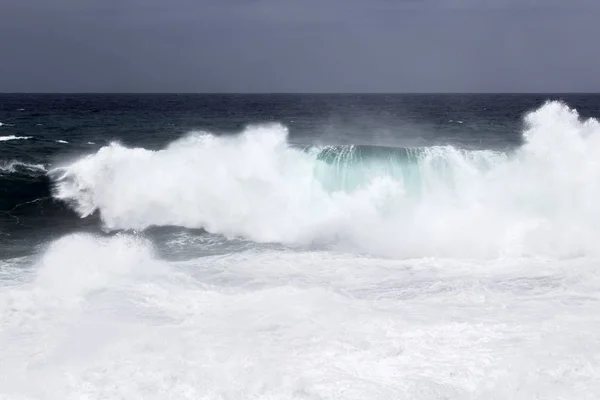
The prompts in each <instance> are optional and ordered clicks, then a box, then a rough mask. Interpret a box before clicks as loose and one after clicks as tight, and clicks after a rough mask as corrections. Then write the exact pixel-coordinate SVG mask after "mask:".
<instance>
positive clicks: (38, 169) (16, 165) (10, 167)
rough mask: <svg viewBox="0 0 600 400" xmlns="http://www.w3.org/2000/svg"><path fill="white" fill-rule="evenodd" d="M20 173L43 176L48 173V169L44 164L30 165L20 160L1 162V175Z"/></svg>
mask: <svg viewBox="0 0 600 400" xmlns="http://www.w3.org/2000/svg"><path fill="white" fill-rule="evenodd" d="M20 171H28V172H33V173H39V174H43V173H45V172H47V169H46V166H44V165H43V164H30V163H26V162H22V161H18V160H10V161H0V173H15V172H20Z"/></svg>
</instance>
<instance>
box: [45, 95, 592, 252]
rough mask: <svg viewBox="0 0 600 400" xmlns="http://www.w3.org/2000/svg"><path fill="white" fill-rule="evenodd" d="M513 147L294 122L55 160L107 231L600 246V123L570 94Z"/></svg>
mask: <svg viewBox="0 0 600 400" xmlns="http://www.w3.org/2000/svg"><path fill="white" fill-rule="evenodd" d="M523 136H524V144H523V145H522V146H521V147H520V148H518V149H516V150H514V151H512V152H496V151H467V150H461V149H457V148H454V147H451V146H442V147H429V148H418V149H393V148H377V147H361V146H339V147H335V146H334V147H309V148H297V147H294V146H292V145H290V144H289V143H288V141H287V129H286V128H285V127H284V126H282V125H262V126H253V127H249V128H247V129H246V130H245V131H243V132H242V133H240V134H239V135H236V136H227V137H224V136H214V135H212V134H210V133H191V134H189V135H187V136H186V137H184V138H181V139H179V140H176V141H174V142H172V143H171V144H170V145H168V146H167V147H166V148H164V149H162V150H159V151H151V150H147V149H143V148H127V147H125V146H123V145H121V144H119V143H112V144H110V145H108V146H105V147H103V148H101V149H100V150H99V151H98V152H97V153H95V154H92V155H89V156H87V157H84V158H82V159H80V160H78V161H76V162H74V163H72V164H70V165H66V166H62V167H58V168H55V169H53V170H52V171H51V172H50V176H51V177H52V179H53V181H54V188H53V191H54V197H55V199H58V200H61V201H64V202H66V203H68V204H69V205H70V206H71V207H72V208H73V209H74V210H75V211H76V212H77V213H78V214H79V215H80V216H81V217H87V216H90V215H92V214H94V213H98V214H99V215H100V217H101V220H102V222H103V224H104V225H105V227H106V228H108V229H112V230H119V229H135V230H141V229H145V228H148V227H150V226H167V225H170V226H181V227H187V228H203V229H205V230H207V231H209V232H211V233H217V234H222V235H225V236H227V237H236V236H241V237H245V238H248V239H251V240H254V241H258V242H279V243H284V244H291V245H308V244H315V243H317V244H331V245H339V246H343V247H350V248H352V249H359V250H360V251H366V252H376V253H378V254H384V255H390V256H401V257H419V256H448V257H453V256H459V257H465V256H466V257H498V256H503V255H512V256H514V255H520V256H528V255H540V254H541V255H548V256H559V257H571V256H577V255H581V254H586V253H590V252H594V253H596V252H598V250H597V249H598V247H597V242H598V240H600V207H599V206H598V203H597V199H598V198H599V195H600V163H598V161H597V160H598V158H599V157H600V125H599V123H598V121H596V120H594V119H590V120H585V121H582V120H580V118H579V115H578V113H577V112H576V111H575V110H573V109H570V108H569V107H567V106H566V105H565V104H562V103H559V102H549V103H546V104H545V105H544V106H542V107H541V108H539V109H538V110H535V111H533V112H531V113H529V114H528V115H527V116H526V117H525V130H524V132H523Z"/></svg>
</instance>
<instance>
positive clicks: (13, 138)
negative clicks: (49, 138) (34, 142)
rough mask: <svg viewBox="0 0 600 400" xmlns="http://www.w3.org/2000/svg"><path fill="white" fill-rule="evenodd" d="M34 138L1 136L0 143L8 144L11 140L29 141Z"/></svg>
mask: <svg viewBox="0 0 600 400" xmlns="http://www.w3.org/2000/svg"><path fill="white" fill-rule="evenodd" d="M32 138H33V136H15V135H9V136H0V142H8V141H9V140H28V139H32Z"/></svg>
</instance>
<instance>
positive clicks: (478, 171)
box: [0, 102, 600, 399]
mask: <svg viewBox="0 0 600 400" xmlns="http://www.w3.org/2000/svg"><path fill="white" fill-rule="evenodd" d="M2 120H3V121H4V120H8V119H7V118H6V117H5V116H2ZM465 120H466V118H465ZM468 123H469V121H468V120H467V122H466V124H468ZM523 125H524V126H523V129H522V132H521V136H522V144H521V145H519V146H513V147H511V148H509V149H508V150H507V149H498V148H496V147H495V146H490V147H491V149H469V148H468V146H464V147H460V146H457V145H454V144H445V145H444V144H438V143H434V144H432V145H428V146H419V147H399V146H389V145H388V146H377V145H375V143H373V145H365V144H364V143H360V144H357V145H352V144H344V145H336V144H330V145H326V144H322V143H319V142H320V141H319V140H316V141H315V142H316V143H315V144H306V143H303V144H298V143H294V142H297V141H296V140H293V134H292V131H293V128H292V127H290V126H288V124H286V123H284V122H281V123H268V124H265V123H263V124H251V125H249V126H248V127H247V128H245V129H242V130H240V131H239V132H238V133H237V134H235V135H221V134H217V133H215V132H211V131H209V130H205V131H198V130H192V131H190V132H188V133H186V134H184V135H183V136H180V137H178V138H176V137H175V138H172V140H170V141H169V143H167V144H166V145H164V146H144V145H141V144H140V145H135V144H134V145H132V144H127V143H124V142H123V141H110V140H105V141H104V142H100V141H99V140H98V139H93V140H94V141H96V140H98V143H100V144H99V145H97V147H95V148H94V149H87V150H86V151H85V152H84V154H85V155H80V156H78V157H70V159H69V160H68V161H61V162H44V161H42V162H38V161H39V160H37V159H34V158H32V159H27V160H25V159H23V158H18V157H12V156H11V157H10V158H7V159H5V161H3V162H2V163H0V178H2V179H5V181H4V182H6V183H5V186H0V189H2V188H3V187H7V188H9V187H10V188H12V189H11V190H13V192H12V193H13V195H15V194H17V193H18V195H19V196H21V197H22V198H23V200H22V201H20V202H19V206H18V207H17V208H16V209H12V208H10V209H9V210H7V211H6V213H8V214H7V219H6V221H13V220H14V219H15V218H17V220H19V221H20V220H21V219H22V220H26V221H30V219H27V218H26V215H25V213H26V212H31V213H33V214H32V215H36V216H37V217H36V218H40V221H46V222H47V221H58V220H59V218H60V219H61V220H62V219H64V220H70V219H69V218H71V219H73V220H74V221H75V220H80V221H89V223H90V224H92V226H95V227H96V229H95V230H93V229H92V230H88V231H84V230H82V229H79V228H76V229H75V230H74V231H72V232H69V233H61V234H57V235H55V236H53V237H51V238H50V239H48V240H46V241H44V242H43V243H42V245H41V247H39V248H36V249H35V250H34V251H32V252H30V253H28V254H24V255H22V256H19V257H16V258H15V257H5V258H3V259H2V260H1V261H0V360H2V361H1V362H0V398H2V399H4V398H6V399H82V398H86V399H107V398H110V399H113V398H114V399H116V398H127V399H131V398H144V399H164V398H174V399H200V398H202V399H247V398H256V399H337V398H344V399H370V398H376V399H398V398H406V399H506V398H514V399H532V398H548V399H559V398H576V399H595V398H596V396H597V393H598V392H599V391H600V383H599V382H600V379H599V378H600V339H598V337H597V334H596V332H597V330H598V329H599V328H600V313H599V311H600V309H599V305H600V303H599V300H600V298H599V294H598V293H600V291H599V290H600V274H598V271H597V270H598V261H600V257H599V256H600V254H598V250H597V249H598V247H597V245H596V244H597V243H598V242H599V240H600V228H599V226H600V208H598V205H597V204H598V203H597V201H596V199H597V198H598V195H599V194H600V193H599V191H600V183H599V182H600V166H599V164H598V162H597V160H598V156H600V136H599V135H600V124H599V123H598V121H597V120H596V119H593V118H583V117H581V116H580V115H579V112H578V111H577V110H576V109H574V108H571V106H570V105H568V104H566V103H563V102H547V103H545V104H543V105H542V106H540V107H538V108H536V109H533V110H531V111H530V112H528V113H527V114H526V115H525V116H524V119H523ZM3 129H4V127H3ZM9 134H10V133H9ZM63 137H65V139H66V140H65V141H68V142H69V143H67V144H64V143H61V144H60V145H61V146H77V140H75V139H74V138H72V137H67V136H63ZM61 140H63V139H61ZM80 141H82V142H83V144H85V145H87V142H89V141H90V137H83V138H81V139H80ZM18 142H21V141H18ZM23 142H27V141H23ZM9 143H13V141H11V142H9ZM44 143H46V142H44ZM48 143H54V141H50V140H48ZM53 145H54V144H52V146H53ZM48 146H51V144H48ZM82 146H83V145H82ZM82 153H83V151H82ZM80 154H81V153H80ZM42 178H43V179H44V180H40V179H42ZM9 183H10V184H9ZM41 184H43V185H45V186H46V187H47V193H45V194H42V195H36V196H33V198H31V199H30V198H29V197H27V196H28V193H34V190H38V186H39V185H41ZM17 185H22V186H19V188H21V189H18V190H20V191H18V192H17V189H15V188H16V187H17ZM4 193H8V192H4ZM32 201H33V203H31V204H30V202H32ZM59 207H64V210H63V209H61V208H59ZM59 209H60V210H62V211H60V212H59V211H57V210H59ZM28 218H33V217H28ZM44 218H46V219H44ZM52 218H54V219H52ZM2 221H4V220H2ZM13 223H16V222H13ZM41 224H42V222H38V225H35V226H36V227H35V228H34V231H41V230H43V227H42V225H41ZM5 226H8V225H5ZM74 226H75V227H77V225H74ZM25 228H26V227H22V228H21V229H25ZM3 232H4V233H5V236H0V240H3V239H2V238H3V237H6V240H7V241H8V240H9V239H11V237H12V236H11V235H13V233H12V231H11V230H8V229H6V230H4V231H0V234H2V233H3Z"/></svg>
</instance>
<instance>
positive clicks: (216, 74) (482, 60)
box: [0, 0, 600, 93]
mask: <svg viewBox="0 0 600 400" xmlns="http://www.w3.org/2000/svg"><path fill="white" fill-rule="evenodd" d="M599 17H600V1H598V0H560V1H559V0H539V1H535V0H363V1H359V0H293V1H292V0H52V1H49V0H1V1H0V92H154V93H157V92H171V93H172V92H202V93H207V92H208V93H215V92H219V93H224V92H237V93H250V92H260V93H273V92H287V93H290V92H309V93H318V92H330V93H331V92H336V93H339V92H354V93H356V92H370V93H371V92H387V93H389V92H395V93H398V92H399V93H404V92H411V93H414V92H598V91H600V45H599V44H598V40H599V39H598V38H600V24H599V23H598V21H599V20H600V18H599Z"/></svg>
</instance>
